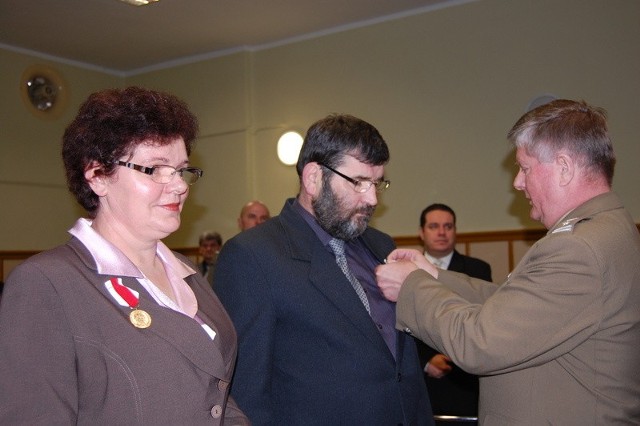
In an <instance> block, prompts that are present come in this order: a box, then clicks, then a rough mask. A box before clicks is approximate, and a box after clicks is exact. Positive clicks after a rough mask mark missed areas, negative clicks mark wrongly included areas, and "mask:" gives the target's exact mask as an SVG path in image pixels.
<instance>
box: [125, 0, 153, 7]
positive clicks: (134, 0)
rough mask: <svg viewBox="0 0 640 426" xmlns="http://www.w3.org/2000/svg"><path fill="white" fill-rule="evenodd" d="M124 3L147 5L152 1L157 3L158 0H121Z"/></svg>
mask: <svg viewBox="0 0 640 426" xmlns="http://www.w3.org/2000/svg"><path fill="white" fill-rule="evenodd" d="M120 1H121V2H123V3H127V4H130V5H132V6H146V5H148V4H150V3H155V2H157V1H158V0H120Z"/></svg>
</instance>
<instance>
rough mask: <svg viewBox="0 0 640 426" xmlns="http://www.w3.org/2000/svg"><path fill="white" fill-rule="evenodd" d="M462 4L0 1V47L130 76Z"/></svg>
mask: <svg viewBox="0 0 640 426" xmlns="http://www.w3.org/2000/svg"><path fill="white" fill-rule="evenodd" d="M466 1H469V0H160V1H159V2H158V3H153V4H150V5H148V6H141V7H136V6H130V5H128V4H125V3H122V2H120V1H118V0H0V48H4V49H9V50H13V51H18V52H23V53H30V54H36V55H40V56H43V57H50V58H51V59H56V60H61V61H65V62H70V63H74V64H77V65H81V66H87V67H90V68H95V69H100V70H102V71H106V72H112V73H115V74H122V75H127V74H135V73H136V72H142V71H146V70H150V69H156V68H162V67H165V66H171V65H176V64H179V63H186V62H191V61H195V60H199V59H206V58H208V57H213V56H216V55H221V54H226V53H231V52H234V51H238V50H241V49H248V50H250V49H260V48H263V47H268V46H272V45H276V44H279V43H286V42H287V41H292V40H298V39H301V38H305V37H313V36H317V35H320V34H326V33H329V32H333V31H340V30H343V29H347V28H353V27H356V26H361V25H368V24H371V23H375V22H380V21H383V20H387V19H394V18H398V17H402V16H406V15H410V14H415V13H422V12H425V11H428V10H431V9H436V8H441V7H445V6H449V5H452V4H458V3H464V2H466Z"/></svg>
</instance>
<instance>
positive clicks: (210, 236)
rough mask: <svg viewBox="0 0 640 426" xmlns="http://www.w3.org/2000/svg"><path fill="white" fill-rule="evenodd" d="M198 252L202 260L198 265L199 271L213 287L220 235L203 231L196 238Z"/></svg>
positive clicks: (219, 247)
mask: <svg viewBox="0 0 640 426" xmlns="http://www.w3.org/2000/svg"><path fill="white" fill-rule="evenodd" d="M198 242H199V247H198V253H199V254H200V256H201V257H202V262H200V264H199V265H198V267H199V269H200V273H201V274H202V275H203V276H204V277H205V278H206V279H207V281H209V284H210V285H211V288H213V275H214V271H215V268H216V262H217V259H218V253H219V252H220V249H221V248H222V236H221V235H220V234H219V233H217V232H212V231H205V232H203V233H202V234H201V235H200V239H199V240H198Z"/></svg>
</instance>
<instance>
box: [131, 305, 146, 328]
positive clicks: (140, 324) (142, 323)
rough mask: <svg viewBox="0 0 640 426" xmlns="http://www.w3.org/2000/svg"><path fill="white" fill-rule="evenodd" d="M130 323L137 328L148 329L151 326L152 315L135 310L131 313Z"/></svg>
mask: <svg viewBox="0 0 640 426" xmlns="http://www.w3.org/2000/svg"><path fill="white" fill-rule="evenodd" d="M129 321H131V324H133V326H134V327H137V328H147V327H149V326H150V325H151V315H149V314H148V313H147V312H146V311H143V310H142V309H134V310H132V311H131V312H130V313H129Z"/></svg>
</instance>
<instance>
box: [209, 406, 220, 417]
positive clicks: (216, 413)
mask: <svg viewBox="0 0 640 426" xmlns="http://www.w3.org/2000/svg"><path fill="white" fill-rule="evenodd" d="M221 415H222V407H221V406H219V405H214V406H213V408H212V409H211V417H213V418H214V419H219V418H220V416H221Z"/></svg>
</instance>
